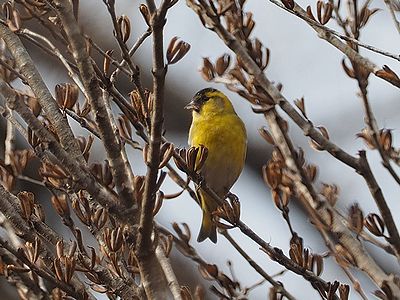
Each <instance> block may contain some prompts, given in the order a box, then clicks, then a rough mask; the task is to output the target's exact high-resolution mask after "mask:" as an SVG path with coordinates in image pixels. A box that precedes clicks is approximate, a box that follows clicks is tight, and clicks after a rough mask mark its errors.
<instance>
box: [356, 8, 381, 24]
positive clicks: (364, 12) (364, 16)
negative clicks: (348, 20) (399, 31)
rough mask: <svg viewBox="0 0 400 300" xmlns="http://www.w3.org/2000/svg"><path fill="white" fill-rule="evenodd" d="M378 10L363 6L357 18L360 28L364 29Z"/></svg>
mask: <svg viewBox="0 0 400 300" xmlns="http://www.w3.org/2000/svg"><path fill="white" fill-rule="evenodd" d="M380 10H381V9H379V8H373V9H369V8H368V6H363V7H362V9H361V12H360V16H359V20H360V28H362V27H364V26H365V25H366V24H367V23H368V20H369V18H370V17H371V16H373V15H374V14H375V13H377V12H378V11H380Z"/></svg>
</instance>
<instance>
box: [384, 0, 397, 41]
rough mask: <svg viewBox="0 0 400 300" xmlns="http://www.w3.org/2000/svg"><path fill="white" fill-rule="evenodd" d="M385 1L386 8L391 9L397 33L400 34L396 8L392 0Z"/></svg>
mask: <svg viewBox="0 0 400 300" xmlns="http://www.w3.org/2000/svg"><path fill="white" fill-rule="evenodd" d="M384 1H385V4H386V6H387V7H388V9H389V12H390V16H391V17H392V20H393V23H394V25H395V27H396V29H397V32H398V33H399V34H400V22H399V21H398V20H397V18H396V14H395V13H394V7H393V3H392V0H384Z"/></svg>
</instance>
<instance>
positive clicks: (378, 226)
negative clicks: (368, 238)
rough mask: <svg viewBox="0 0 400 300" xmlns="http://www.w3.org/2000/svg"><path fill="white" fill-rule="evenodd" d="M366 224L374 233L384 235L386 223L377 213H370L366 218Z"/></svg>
mask: <svg viewBox="0 0 400 300" xmlns="http://www.w3.org/2000/svg"><path fill="white" fill-rule="evenodd" d="M364 225H365V227H367V229H368V230H369V231H370V232H371V233H372V234H374V235H376V236H384V232H385V223H384V222H383V220H382V219H381V217H380V216H378V215H377V214H375V213H370V214H368V215H367V217H366V218H365V220H364Z"/></svg>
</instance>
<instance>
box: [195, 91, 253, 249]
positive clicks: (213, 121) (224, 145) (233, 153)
mask: <svg viewBox="0 0 400 300" xmlns="http://www.w3.org/2000/svg"><path fill="white" fill-rule="evenodd" d="M207 90H210V89H207ZM207 90H206V91H207ZM204 91H205V90H203V91H200V92H199V93H198V94H196V95H199V94H201V95H202V97H203V98H201V99H200V100H199V99H197V102H198V103H197V105H200V106H199V109H197V110H198V111H196V110H193V113H192V118H193V120H192V125H191V127H190V132H189V144H190V146H200V145H203V146H205V147H206V148H207V149H208V156H207V159H206V161H205V163H204V164H203V166H202V169H201V170H200V172H201V175H202V176H203V177H204V179H205V181H206V183H207V184H208V186H209V187H210V188H211V189H212V190H214V191H215V192H216V193H217V194H218V195H219V196H220V197H225V196H226V194H227V193H228V192H229V190H230V188H231V187H232V185H233V184H234V183H235V182H236V180H237V178H238V177H239V175H240V173H241V172H242V169H243V166H244V162H245V157H246V148H247V138H246V129H245V127H244V124H243V122H242V120H241V119H240V118H239V117H238V115H237V114H236V112H235V110H234V108H233V106H232V104H231V102H230V101H229V99H228V98H227V97H226V96H225V95H224V94H223V93H221V92H220V91H217V90H213V89H211V90H210V91H208V92H204ZM203 94H204V95H203ZM194 104H196V97H195V100H194ZM198 197H199V198H200V200H201V204H202V210H203V221H202V227H201V229H200V234H199V237H198V241H202V240H204V239H206V238H210V239H211V240H212V241H213V242H216V240H217V236H216V228H215V225H214V224H213V222H212V220H211V214H212V212H213V211H214V210H215V209H216V203H215V201H214V200H213V199H212V198H211V197H209V196H208V195H207V194H206V193H205V192H204V191H202V190H201V189H200V190H199V191H198Z"/></svg>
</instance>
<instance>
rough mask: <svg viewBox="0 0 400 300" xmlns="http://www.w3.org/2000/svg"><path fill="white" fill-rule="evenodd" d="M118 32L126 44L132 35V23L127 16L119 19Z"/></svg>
mask: <svg viewBox="0 0 400 300" xmlns="http://www.w3.org/2000/svg"><path fill="white" fill-rule="evenodd" d="M117 24H118V27H117V30H119V36H120V37H121V38H122V41H123V42H124V43H126V42H127V41H128V39H129V36H130V35H131V22H130V21H129V18H128V17H127V16H125V15H122V16H121V17H119V18H118V19H117Z"/></svg>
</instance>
